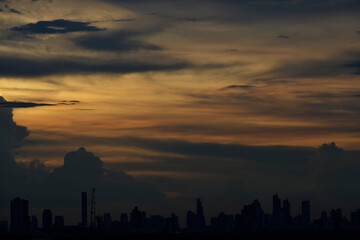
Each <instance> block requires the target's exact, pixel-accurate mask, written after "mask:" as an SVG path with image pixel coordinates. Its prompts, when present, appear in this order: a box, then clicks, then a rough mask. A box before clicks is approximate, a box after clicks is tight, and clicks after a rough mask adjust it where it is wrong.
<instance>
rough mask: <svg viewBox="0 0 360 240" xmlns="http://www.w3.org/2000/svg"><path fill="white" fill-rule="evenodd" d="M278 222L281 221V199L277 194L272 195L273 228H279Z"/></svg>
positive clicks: (276, 229)
mask: <svg viewBox="0 0 360 240" xmlns="http://www.w3.org/2000/svg"><path fill="white" fill-rule="evenodd" d="M280 222H281V199H280V198H279V196H278V195H274V196H273V216H272V223H273V226H272V227H273V230H275V231H279V230H280Z"/></svg>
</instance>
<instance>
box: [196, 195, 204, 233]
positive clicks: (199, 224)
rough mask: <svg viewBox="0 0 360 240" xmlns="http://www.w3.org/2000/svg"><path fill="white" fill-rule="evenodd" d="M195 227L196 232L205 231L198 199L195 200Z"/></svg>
mask: <svg viewBox="0 0 360 240" xmlns="http://www.w3.org/2000/svg"><path fill="white" fill-rule="evenodd" d="M196 225H197V229H198V231H200V232H201V231H203V230H204V229H205V217H204V210H203V207H202V204H201V201H200V199H197V200H196Z"/></svg>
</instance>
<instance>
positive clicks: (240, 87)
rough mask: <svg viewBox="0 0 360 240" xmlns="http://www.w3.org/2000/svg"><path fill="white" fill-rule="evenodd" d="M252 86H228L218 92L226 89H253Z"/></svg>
mask: <svg viewBox="0 0 360 240" xmlns="http://www.w3.org/2000/svg"><path fill="white" fill-rule="evenodd" d="M253 87H254V86H253V85H230V86H227V87H224V88H221V89H220V90H228V89H251V88H253Z"/></svg>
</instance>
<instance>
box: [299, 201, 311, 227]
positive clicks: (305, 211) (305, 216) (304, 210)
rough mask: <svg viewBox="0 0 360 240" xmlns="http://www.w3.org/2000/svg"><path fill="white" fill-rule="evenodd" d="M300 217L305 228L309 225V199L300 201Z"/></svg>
mask: <svg viewBox="0 0 360 240" xmlns="http://www.w3.org/2000/svg"><path fill="white" fill-rule="evenodd" d="M301 218H302V221H303V224H304V227H305V228H308V227H309V225H310V201H302V203H301Z"/></svg>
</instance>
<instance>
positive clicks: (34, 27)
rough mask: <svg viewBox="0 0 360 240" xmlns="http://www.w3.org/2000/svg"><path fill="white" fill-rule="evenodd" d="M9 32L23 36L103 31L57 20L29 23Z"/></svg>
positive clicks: (86, 23)
mask: <svg viewBox="0 0 360 240" xmlns="http://www.w3.org/2000/svg"><path fill="white" fill-rule="evenodd" d="M11 30H12V31H18V32H22V33H25V34H57V33H69V32H95V31H101V30H104V29H101V28H98V27H95V26H90V23H89V22H75V21H70V20H64V19H58V20H53V21H39V22H37V23H29V24H26V25H24V26H20V27H13V28H11Z"/></svg>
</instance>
